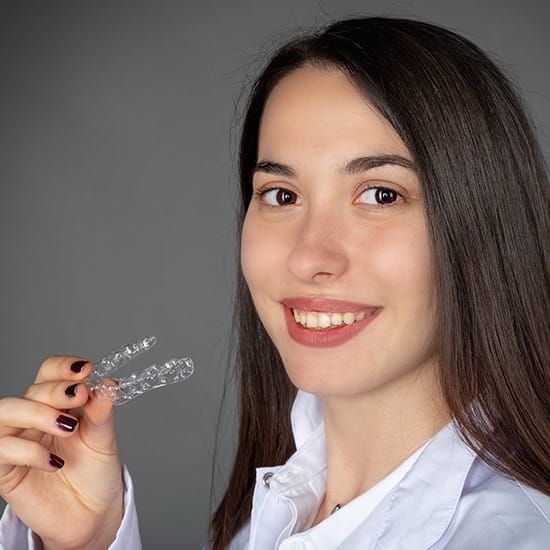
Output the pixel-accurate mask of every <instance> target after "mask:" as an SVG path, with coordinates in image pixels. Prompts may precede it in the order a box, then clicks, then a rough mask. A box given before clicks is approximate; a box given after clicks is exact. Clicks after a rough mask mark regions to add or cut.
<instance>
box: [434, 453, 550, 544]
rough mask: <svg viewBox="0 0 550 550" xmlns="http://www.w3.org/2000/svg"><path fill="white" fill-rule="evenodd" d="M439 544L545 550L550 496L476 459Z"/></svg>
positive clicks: (549, 531)
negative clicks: (449, 523)
mask: <svg viewBox="0 0 550 550" xmlns="http://www.w3.org/2000/svg"><path fill="white" fill-rule="evenodd" d="M441 543H442V545H441V546H440V548H445V549H446V550H453V549H455V548H456V549H459V548H460V549H462V548H482V549H483V550H491V549H495V550H496V549H497V548H498V549H500V548H514V549H519V550H522V549H525V550H539V549H540V550H548V548H550V496H548V495H545V494H544V493H542V492H541V491H538V490H537V489H534V488H532V487H529V486H527V485H524V484H523V483H521V482H519V481H517V480H514V479H511V478H509V477H507V476H506V475H504V474H502V473H501V472H499V471H496V470H494V469H493V468H491V467H490V466H488V465H487V464H485V463H484V462H483V461H481V460H476V461H475V463H474V464H473V465H472V468H471V470H470V471H469V473H468V479H467V480H466V483H465V484H464V488H463V492H462V495H461V497H460V500H459V502H458V505H457V508H456V511H455V514H454V517H453V520H452V522H451V525H449V528H448V530H447V533H446V536H444V537H443V540H442V541H441Z"/></svg>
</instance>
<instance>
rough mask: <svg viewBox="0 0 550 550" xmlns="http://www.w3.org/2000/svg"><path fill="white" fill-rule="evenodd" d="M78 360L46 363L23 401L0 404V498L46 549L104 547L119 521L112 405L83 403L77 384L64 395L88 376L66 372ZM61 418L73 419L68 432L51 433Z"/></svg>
mask: <svg viewBox="0 0 550 550" xmlns="http://www.w3.org/2000/svg"><path fill="white" fill-rule="evenodd" d="M79 359H81V358H78V357H49V358H48V359H47V360H46V361H44V363H43V364H42V366H41V367H40V369H39V371H38V374H37V377H36V380H35V383H34V384H33V385H32V386H30V387H29V389H28V390H27V392H26V393H25V396H24V397H23V398H21V399H20V398H13V397H9V398H5V399H2V400H0V493H1V494H2V497H3V498H4V499H5V500H6V501H7V502H8V504H10V505H11V507H12V508H13V510H14V512H15V513H16V514H17V515H18V516H19V517H20V518H21V520H22V521H23V522H24V523H25V524H26V525H28V526H29V527H30V528H31V529H32V530H33V531H34V532H35V533H36V534H38V535H39V536H40V537H41V539H42V541H43V543H44V548H45V549H62V548H63V549H80V548H86V549H90V550H93V549H96V548H97V549H100V548H103V549H104V548H107V547H108V546H109V545H110V543H111V542H112V541H114V539H115V535H116V531H117V529H118V526H119V525H120V521H121V519H122V512H123V482H122V475H121V464H120V461H119V457H118V453H117V445H116V439H115V433H114V425H113V411H112V409H113V406H112V404H111V403H110V402H108V401H97V400H92V399H89V396H88V392H87V389H86V387H85V386H84V385H83V384H79V385H77V387H76V389H75V391H74V395H73V396H71V395H67V394H66V393H65V390H66V389H67V388H68V387H70V386H72V385H73V384H75V383H78V382H79V381H80V380H82V379H83V378H85V377H86V376H88V375H89V374H90V371H91V369H92V365H91V364H90V363H87V364H86V365H85V366H84V368H83V370H82V371H81V372H80V373H75V372H73V371H72V370H71V368H70V367H71V365H72V364H73V363H74V362H75V361H77V360H79ZM70 393H71V392H70ZM60 415H64V416H67V417H69V418H72V419H75V420H78V424H77V426H76V428H75V429H74V431H72V432H69V431H64V430H62V429H61V428H59V427H58V425H57V424H56V419H57V418H58V417H59V416H60ZM50 453H53V454H55V455H57V456H59V457H61V458H62V459H63V460H64V461H65V465H64V466H63V467H62V468H61V469H57V468H55V467H53V466H51V465H50V463H49V458H50Z"/></svg>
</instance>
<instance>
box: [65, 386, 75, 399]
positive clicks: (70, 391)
mask: <svg viewBox="0 0 550 550" xmlns="http://www.w3.org/2000/svg"><path fill="white" fill-rule="evenodd" d="M77 386H78V384H72V385H71V386H69V387H68V388H67V389H66V390H65V395H67V396H68V397H74V396H75V395H76V387H77Z"/></svg>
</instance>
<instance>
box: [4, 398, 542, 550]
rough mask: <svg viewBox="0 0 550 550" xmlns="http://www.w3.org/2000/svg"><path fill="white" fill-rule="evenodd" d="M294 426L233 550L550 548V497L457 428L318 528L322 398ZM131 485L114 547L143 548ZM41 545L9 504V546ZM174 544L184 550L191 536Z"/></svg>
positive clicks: (303, 404) (300, 403)
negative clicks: (506, 471)
mask: <svg viewBox="0 0 550 550" xmlns="http://www.w3.org/2000/svg"><path fill="white" fill-rule="evenodd" d="M292 429H293V433H294V437H295V440H296V447H297V451H296V452H295V453H294V454H293V455H292V457H290V458H289V460H288V461H287V462H286V464H284V465H280V466H274V467H272V468H258V469H257V472H256V486H255V490H254V497H253V507H252V514H251V518H250V521H249V522H248V523H247V525H245V527H244V528H243V529H241V531H240V532H239V533H238V535H237V536H236V537H235V539H234V540H233V542H232V543H231V545H230V550H275V549H279V550H299V549H303V550H332V549H336V548H342V549H349V550H374V549H376V550H443V549H445V550H509V549H510V550H549V549H550V497H548V496H545V495H544V494H542V493H540V492H539V491H536V490H534V489H532V488H529V487H526V486H525V485H523V484H521V483H519V482H517V481H515V480H512V479H509V478H507V477H506V476H504V475H503V474H501V473H499V472H497V471H495V470H493V469H492V468H490V467H489V466H488V465H487V464H485V463H484V462H483V461H482V460H480V459H479V458H478V457H477V456H476V455H475V454H474V453H473V452H472V451H471V450H470V449H469V448H468V447H467V446H466V445H465V444H464V443H463V442H462V440H461V439H460V437H459V436H458V435H457V433H456V431H455V429H454V426H453V424H452V423H450V424H448V425H447V426H445V427H444V428H443V429H442V430H441V431H440V432H438V433H437V434H436V435H435V436H434V437H433V438H432V440H431V441H429V442H428V443H427V444H426V445H424V447H423V448H421V449H419V450H418V451H417V452H415V453H414V454H413V455H412V456H410V457H409V458H408V459H407V460H405V461H404V462H403V463H402V464H401V465H400V466H398V467H397V468H396V469H395V470H394V471H393V472H391V473H390V474H389V475H388V476H386V477H385V478H384V479H383V480H381V481H380V482H379V483H377V484H376V485H374V486H373V487H371V488H370V489H369V490H368V491H366V492H365V493H364V494H362V495H360V496H359V497H357V498H356V499H354V500H353V501H352V502H350V503H348V504H346V505H345V506H343V507H342V508H341V509H340V510H339V511H338V512H336V513H335V514H333V515H331V516H330V517H329V518H327V519H326V520H325V521H323V522H321V523H319V524H317V525H315V526H314V527H310V526H311V525H312V523H313V520H314V518H315V516H316V513H317V510H318V507H319V504H320V502H321V500H322V498H323V495H324V491H325V483H326V449H325V433H324V427H323V422H322V412H321V406H320V400H319V399H318V398H317V397H315V396H313V395H310V394H307V393H304V392H301V391H299V392H298V395H297V398H296V401H295V403H294V406H293V410H292ZM266 474H269V475H267V476H266ZM264 479H267V480H268V482H267V483H266V482H265V481H264ZM125 480H126V486H127V493H126V500H125V502H126V507H125V515H124V519H123V522H122V525H121V527H120V529H119V532H118V534H117V539H116V541H115V542H114V543H113V544H112V545H111V546H110V550H139V549H140V548H141V544H140V543H139V531H138V526H137V516H136V511H135V507H134V503H133V494H132V486H131V480H130V479H129V477H126V478H125ZM33 544H34V543H33V539H32V534H31V533H30V532H29V530H28V529H27V528H26V527H25V526H23V525H22V524H21V522H19V520H18V519H17V518H16V517H15V515H14V514H13V513H12V512H11V510H10V509H9V507H7V509H6V512H5V513H4V516H3V517H2V520H1V522H0V549H2V550H23V549H33V548H35V546H33ZM174 544H175V545H181V546H182V547H184V545H185V534H182V540H181V541H174Z"/></svg>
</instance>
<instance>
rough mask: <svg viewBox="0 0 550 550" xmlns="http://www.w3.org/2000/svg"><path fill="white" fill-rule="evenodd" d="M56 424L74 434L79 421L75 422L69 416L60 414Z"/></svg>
mask: <svg viewBox="0 0 550 550" xmlns="http://www.w3.org/2000/svg"><path fill="white" fill-rule="evenodd" d="M55 423H56V424H57V426H58V427H59V428H61V429H62V430H64V431H66V432H74V429H75V428H76V425H77V424H78V420H75V419H74V418H71V417H69V416H65V415H64V414H60V415H59V416H58V417H57V418H56V419H55Z"/></svg>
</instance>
